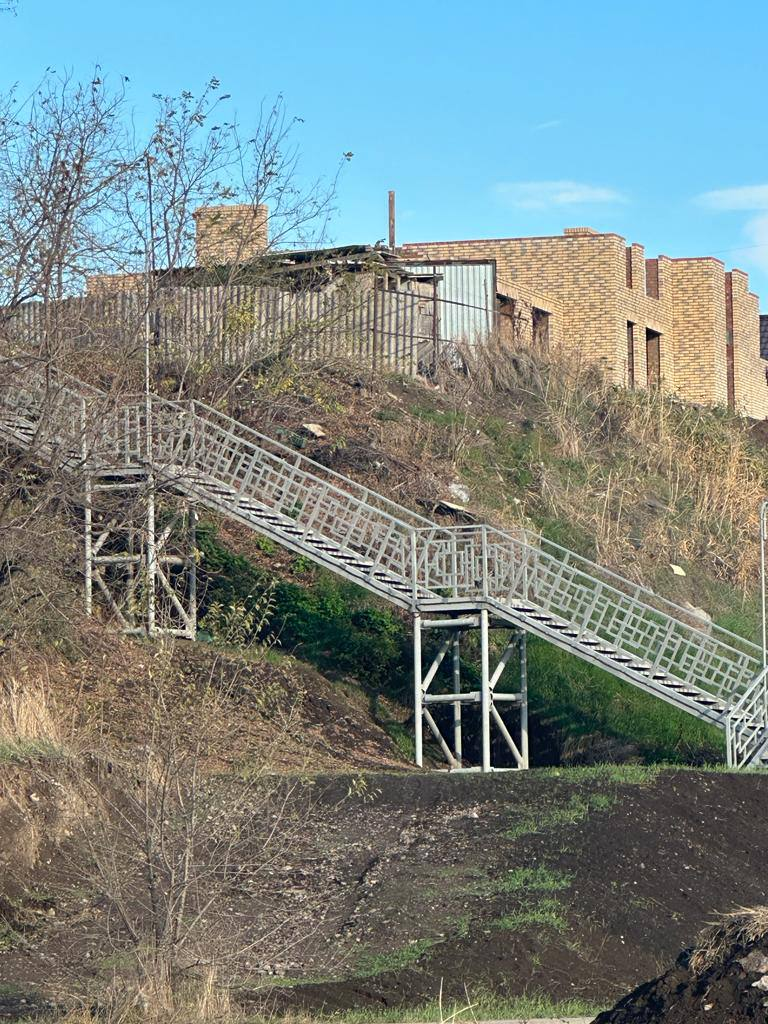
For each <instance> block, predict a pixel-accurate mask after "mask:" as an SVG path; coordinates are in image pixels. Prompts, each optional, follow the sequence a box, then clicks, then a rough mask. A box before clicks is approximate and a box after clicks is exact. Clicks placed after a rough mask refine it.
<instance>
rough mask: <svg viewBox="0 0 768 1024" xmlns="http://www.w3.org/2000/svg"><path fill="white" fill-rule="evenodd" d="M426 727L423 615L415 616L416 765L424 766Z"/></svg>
mask: <svg viewBox="0 0 768 1024" xmlns="http://www.w3.org/2000/svg"><path fill="white" fill-rule="evenodd" d="M423 727H424V691H423V690H422V664H421V615H419V613H418V612H416V613H415V615H414V616H413V730H414V736H413V741H414V742H413V747H414V754H415V759H416V767H417V768H422V767H423V766H424V753H423V747H422V729H423Z"/></svg>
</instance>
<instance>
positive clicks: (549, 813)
mask: <svg viewBox="0 0 768 1024" xmlns="http://www.w3.org/2000/svg"><path fill="white" fill-rule="evenodd" d="M589 811H590V805H589V800H588V799H585V798H584V797H580V796H572V797H571V799H570V800H569V801H568V803H567V804H554V805H548V806H542V807H536V808H531V809H529V810H527V811H526V812H524V813H523V814H521V815H520V817H519V818H518V819H517V820H516V821H513V822H512V824H511V825H510V827H509V828H508V829H507V830H506V831H505V833H504V835H505V836H506V837H507V839H520V838H521V837H522V836H528V835H532V834H533V833H536V832H547V831H550V830H551V829H555V828H560V827H561V826H563V825H577V824H578V823H579V822H581V821H584V820H585V819H586V818H587V817H588V816H589Z"/></svg>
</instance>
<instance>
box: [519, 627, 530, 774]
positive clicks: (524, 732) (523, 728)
mask: <svg viewBox="0 0 768 1024" xmlns="http://www.w3.org/2000/svg"><path fill="white" fill-rule="evenodd" d="M519 644H520V754H521V756H522V759H523V763H522V767H523V768H527V767H528V638H527V636H526V633H525V631H521V632H520V640H519Z"/></svg>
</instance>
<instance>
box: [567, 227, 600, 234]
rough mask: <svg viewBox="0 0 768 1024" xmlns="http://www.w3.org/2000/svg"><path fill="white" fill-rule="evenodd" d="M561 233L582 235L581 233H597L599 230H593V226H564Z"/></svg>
mask: <svg viewBox="0 0 768 1024" xmlns="http://www.w3.org/2000/svg"><path fill="white" fill-rule="evenodd" d="M563 234H564V235H576V236H582V235H599V234H600V232H599V231H595V229H594V228H587V227H583V228H566V229H565V230H564V231H563Z"/></svg>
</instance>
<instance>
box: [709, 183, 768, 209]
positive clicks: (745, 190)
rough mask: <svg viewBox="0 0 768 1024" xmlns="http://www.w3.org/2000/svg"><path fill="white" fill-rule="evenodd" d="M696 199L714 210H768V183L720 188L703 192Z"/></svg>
mask: <svg viewBox="0 0 768 1024" xmlns="http://www.w3.org/2000/svg"><path fill="white" fill-rule="evenodd" d="M696 201H697V202H698V203H700V204H701V205H702V206H708V207H709V208H710V209H712V210H768V185H741V186H739V187H738V188H718V189H714V190H713V191H712V192H702V194H701V195H699V196H697V197H696Z"/></svg>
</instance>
